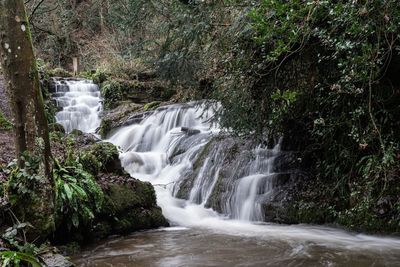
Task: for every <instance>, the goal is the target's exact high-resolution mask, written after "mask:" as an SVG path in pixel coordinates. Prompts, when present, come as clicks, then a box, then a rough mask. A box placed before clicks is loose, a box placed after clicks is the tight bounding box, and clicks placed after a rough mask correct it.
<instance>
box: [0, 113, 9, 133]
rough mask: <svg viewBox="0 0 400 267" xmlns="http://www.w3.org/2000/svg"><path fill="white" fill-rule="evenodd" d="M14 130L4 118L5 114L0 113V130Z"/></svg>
mask: <svg viewBox="0 0 400 267" xmlns="http://www.w3.org/2000/svg"><path fill="white" fill-rule="evenodd" d="M11 129H12V124H11V123H10V122H9V121H8V120H7V119H6V117H4V114H3V113H2V112H1V111H0V130H6V131H9V130H11Z"/></svg>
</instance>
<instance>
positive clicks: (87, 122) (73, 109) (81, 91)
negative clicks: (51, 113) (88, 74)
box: [52, 80, 102, 133]
mask: <svg viewBox="0 0 400 267" xmlns="http://www.w3.org/2000/svg"><path fill="white" fill-rule="evenodd" d="M52 97H53V99H54V100H55V101H56V106H57V107H58V108H59V109H60V111H59V112H57V114H56V120H57V123H60V124H61V125H62V126H64V129H65V131H66V132H67V133H69V132H71V131H72V130H74V129H77V130H81V131H83V132H86V133H94V132H95V131H96V129H97V128H98V127H99V126H100V122H101V120H100V116H99V114H100V112H101V110H102V105H101V97H100V90H99V87H98V86H97V85H96V84H94V83H93V82H91V81H88V80H55V88H54V92H53V94H52Z"/></svg>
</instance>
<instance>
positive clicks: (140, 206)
mask: <svg viewBox="0 0 400 267" xmlns="http://www.w3.org/2000/svg"><path fill="white" fill-rule="evenodd" d="M99 179H100V181H103V182H101V184H103V188H104V193H105V201H104V204H103V208H102V210H101V212H100V214H99V215H98V217H97V220H96V223H95V224H94V228H93V234H92V236H94V237H96V238H103V237H106V236H108V235H110V234H124V233H129V232H132V231H137V230H143V229H151V228H157V227H161V226H168V225H169V224H168V222H167V220H166V219H165V218H164V216H163V215H162V211H161V209H160V208H159V207H158V206H157V203H156V195H155V191H154V188H153V186H152V185H151V184H150V183H145V182H141V181H139V180H136V179H133V178H131V177H129V176H126V177H125V179H119V178H116V177H115V176H114V178H113V177H112V176H111V177H110V176H107V175H101V176H100V177H99ZM113 179H115V180H113ZM110 181H112V182H110Z"/></svg>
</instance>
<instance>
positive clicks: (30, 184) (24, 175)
mask: <svg viewBox="0 0 400 267" xmlns="http://www.w3.org/2000/svg"><path fill="white" fill-rule="evenodd" d="M21 160H22V161H23V162H24V167H23V168H22V169H21V168H20V167H18V165H17V161H16V160H15V161H13V162H11V163H10V164H9V165H8V168H7V170H6V173H7V174H8V185H7V186H8V193H9V196H10V202H11V204H14V203H16V201H17V200H22V201H24V202H26V203H29V202H30V201H32V199H33V198H35V197H36V192H37V191H38V190H39V189H40V185H41V181H42V180H43V179H45V178H44V174H43V173H41V172H40V164H41V158H40V157H32V156H29V154H28V153H24V154H23V155H22V156H21Z"/></svg>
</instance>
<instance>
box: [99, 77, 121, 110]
mask: <svg viewBox="0 0 400 267" xmlns="http://www.w3.org/2000/svg"><path fill="white" fill-rule="evenodd" d="M101 95H102V96H103V97H104V107H105V108H106V109H111V108H113V107H115V106H116V105H117V104H118V102H119V101H121V100H122V96H123V95H122V86H121V84H120V83H119V82H118V81H115V80H113V81H109V82H105V83H104V84H103V85H102V87H101Z"/></svg>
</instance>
